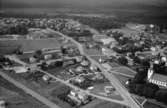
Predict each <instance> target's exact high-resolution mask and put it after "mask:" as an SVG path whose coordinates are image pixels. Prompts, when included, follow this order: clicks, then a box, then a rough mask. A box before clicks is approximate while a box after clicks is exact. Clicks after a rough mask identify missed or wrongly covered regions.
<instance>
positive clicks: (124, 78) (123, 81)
mask: <svg viewBox="0 0 167 108" xmlns="http://www.w3.org/2000/svg"><path fill="white" fill-rule="evenodd" d="M113 75H114V76H116V78H117V79H118V80H119V81H120V82H121V84H122V85H124V86H125V83H126V81H127V80H128V79H129V78H128V77H125V76H122V75H118V74H113Z"/></svg>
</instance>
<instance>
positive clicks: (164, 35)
mask: <svg viewBox="0 0 167 108" xmlns="http://www.w3.org/2000/svg"><path fill="white" fill-rule="evenodd" d="M158 37H159V38H160V39H161V40H163V41H164V40H165V41H167V34H159V35H158Z"/></svg>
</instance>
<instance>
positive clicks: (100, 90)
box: [91, 82, 123, 100]
mask: <svg viewBox="0 0 167 108" xmlns="http://www.w3.org/2000/svg"><path fill="white" fill-rule="evenodd" d="M105 86H112V85H111V84H110V83H109V82H108V83H103V84H95V85H94V86H93V87H94V88H93V89H92V90H91V92H92V93H94V94H97V95H100V96H104V97H108V98H111V99H116V100H123V99H122V97H121V96H120V95H119V94H118V93H117V92H116V91H114V92H113V93H112V94H111V95H110V96H107V95H105V90H104V88H105Z"/></svg>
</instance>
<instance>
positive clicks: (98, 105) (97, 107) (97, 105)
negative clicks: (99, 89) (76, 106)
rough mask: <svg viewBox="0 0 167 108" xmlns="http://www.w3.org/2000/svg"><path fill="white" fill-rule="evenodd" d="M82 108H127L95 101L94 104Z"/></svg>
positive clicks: (98, 100)
mask: <svg viewBox="0 0 167 108" xmlns="http://www.w3.org/2000/svg"><path fill="white" fill-rule="evenodd" d="M81 108H125V106H124V107H123V106H122V105H120V104H116V103H112V102H107V101H103V100H100V99H94V100H93V101H92V102H90V103H89V104H87V105H85V106H83V107H81Z"/></svg>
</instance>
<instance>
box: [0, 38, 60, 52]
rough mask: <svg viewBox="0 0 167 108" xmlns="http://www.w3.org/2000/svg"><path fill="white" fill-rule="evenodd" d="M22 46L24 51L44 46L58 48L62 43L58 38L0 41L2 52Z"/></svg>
mask: <svg viewBox="0 0 167 108" xmlns="http://www.w3.org/2000/svg"><path fill="white" fill-rule="evenodd" d="M18 45H21V46H22V49H23V51H32V50H39V49H42V48H57V47H60V46H61V43H59V42H58V40H57V39H55V38H54V39H40V40H26V39H21V40H4V41H0V50H1V51H0V53H5V52H6V53H10V52H12V51H13V50H14V49H16V48H17V47H18Z"/></svg>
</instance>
